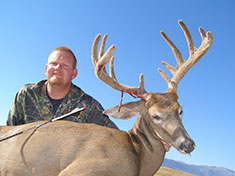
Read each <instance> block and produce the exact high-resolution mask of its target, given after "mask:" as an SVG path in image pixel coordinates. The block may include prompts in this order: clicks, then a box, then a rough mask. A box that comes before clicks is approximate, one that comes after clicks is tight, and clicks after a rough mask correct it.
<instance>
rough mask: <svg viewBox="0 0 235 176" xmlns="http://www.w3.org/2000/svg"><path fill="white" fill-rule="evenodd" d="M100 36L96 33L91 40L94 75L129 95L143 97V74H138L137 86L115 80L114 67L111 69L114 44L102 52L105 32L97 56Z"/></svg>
mask: <svg viewBox="0 0 235 176" xmlns="http://www.w3.org/2000/svg"><path fill="white" fill-rule="evenodd" d="M100 38H101V35H100V34H98V35H97V36H96V38H95V40H94V42H93V45H92V53H91V57H92V62H93V65H94V68H95V74H96V76H97V77H98V78H99V79H100V80H102V81H103V82H104V83H106V84H107V85H109V86H110V87H112V88H113V89H116V90H119V91H121V92H126V93H129V94H131V95H136V96H138V97H140V98H142V99H144V97H143V96H144V94H145V93H146V91H145V89H144V76H143V74H140V77H139V79H140V85H139V87H137V88H136V87H130V86H126V85H123V84H121V83H119V82H118V81H117V79H116V76H115V73H114V69H113V61H114V57H113V56H112V55H113V53H114V51H115V46H114V45H112V46H110V47H109V49H108V50H107V51H106V53H104V48H105V43H106V39H107V34H105V35H104V37H103V39H102V43H101V46H100V51H99V58H97V57H98V55H97V48H98V44H99V41H100ZM110 59H111V61H110V65H109V69H110V70H109V73H110V75H108V74H107V71H106V69H105V66H106V65H107V63H108V62H109V60H110Z"/></svg>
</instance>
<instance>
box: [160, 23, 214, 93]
mask: <svg viewBox="0 0 235 176" xmlns="http://www.w3.org/2000/svg"><path fill="white" fill-rule="evenodd" d="M178 23H179V25H180V27H181V28H182V30H183V32H184V35H185V38H186V40H187V43H188V49H189V58H188V59H187V60H184V59H183V58H182V55H181V53H180V51H179V50H178V48H177V47H176V46H175V45H174V43H173V42H172V41H171V40H170V39H169V38H168V37H167V35H166V34H165V33H164V32H163V31H161V34H162V37H163V38H164V39H165V40H166V42H167V43H168V45H169V46H170V48H171V50H172V51H173V53H174V55H175V58H176V60H177V66H176V67H172V66H171V65H169V64H167V63H166V62H162V64H163V65H164V66H165V67H166V68H167V69H168V70H169V71H170V72H171V73H172V75H173V77H172V78H171V79H170V78H169V77H168V76H167V75H166V73H165V72H163V71H162V70H161V69H158V71H159V72H160V74H161V76H162V77H163V79H164V80H165V81H166V83H167V85H168V91H169V90H173V91H175V92H177V87H178V83H179V82H180V81H181V79H182V78H183V77H184V76H185V74H186V73H187V72H188V71H189V70H190V69H191V68H192V67H193V66H194V65H195V64H196V63H197V62H198V61H199V60H200V59H201V58H202V56H203V55H204V54H205V53H206V52H207V51H208V49H209V48H210V47H211V45H212V43H213V35H212V33H211V32H207V33H205V31H204V30H203V29H202V28H201V27H199V32H200V35H201V38H202V43H201V45H200V47H199V48H196V47H195V46H194V43H193V39H192V36H191V34H190V32H189V30H188V28H187V27H186V25H185V24H184V22H183V21H182V20H179V21H178Z"/></svg>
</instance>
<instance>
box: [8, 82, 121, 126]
mask: <svg viewBox="0 0 235 176" xmlns="http://www.w3.org/2000/svg"><path fill="white" fill-rule="evenodd" d="M84 106H85V107H86V110H85V111H83V112H82V113H80V114H75V115H70V116H68V117H66V118H65V119H64V120H69V121H74V122H80V123H95V124H98V125H102V126H107V127H111V128H116V129H118V128H117V126H116V125H115V124H114V123H113V122H112V121H111V120H110V119H109V117H108V116H106V115H103V113H102V112H103V110H104V109H103V107H102V106H101V105H100V103H99V102H98V101H96V100H95V99H94V98H92V97H91V96H89V95H87V94H86V93H85V92H83V91H82V90H81V89H80V88H79V87H77V86H75V85H74V84H72V86H71V88H70V91H69V93H68V94H67V95H66V97H65V98H64V99H63V100H62V102H61V104H60V105H59V107H58V109H57V111H56V112H55V113H54V112H53V106H52V103H51V101H50V100H49V97H48V95H47V92H46V81H45V80H43V81H40V82H39V83H37V84H35V83H31V84H26V85H25V86H23V88H21V89H20V90H19V92H18V93H17V94H16V96H15V100H14V102H13V104H12V106H11V109H10V111H9V114H8V120H7V125H10V126H11V125H20V124H25V123H30V122H35V121H39V120H50V119H52V118H56V117H59V116H61V115H63V114H66V113H68V112H70V111H72V110H73V109H75V108H77V107H78V108H82V107H84Z"/></svg>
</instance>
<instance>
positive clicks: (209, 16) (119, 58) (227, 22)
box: [0, 0, 235, 170]
mask: <svg viewBox="0 0 235 176" xmlns="http://www.w3.org/2000/svg"><path fill="white" fill-rule="evenodd" d="M234 7H235V1H233V0H223V1H219V0H213V1H212V0H192V1H188V0H181V1H170V0H165V1H158V0H145V1H140V0H128V1H127V0H119V1H114V0H99V1H96V0H93V1H92V0H84V1H81V0H80V1H76V0H66V1H62V0H49V1H48V0H41V1H29V0H28V1H26V0H21V1H16V0H15V1H13V0H9V1H0V51H1V52H0V60H1V65H2V66H1V69H0V75H1V76H0V80H1V86H0V92H1V93H0V106H1V111H0V124H1V125H5V121H6V119H7V114H8V110H9V108H10V106H11V103H12V101H13V99H14V96H15V94H16V92H17V91H18V90H19V89H20V88H21V87H22V86H23V85H24V84H26V83H29V82H38V81H39V80H41V79H45V73H44V69H45V64H46V62H47V57H48V54H49V53H50V52H51V51H52V50H53V49H54V48H55V47H57V46H67V47H69V48H71V49H72V50H73V51H74V53H75V54H76V56H77V58H78V71H79V72H78V76H77V78H76V79H75V80H74V81H73V82H74V83H75V84H77V85H78V86H80V87H81V88H82V89H83V90H85V91H86V92H87V93H88V94H90V95H92V96H93V97H95V98H96V99H97V100H99V101H100V103H101V104H102V105H103V106H104V108H110V107H113V106H115V105H117V104H118V103H119V101H120V92H118V91H116V90H112V89H111V88H110V87H108V86H107V85H105V84H104V83H102V82H101V81H99V80H98V79H97V78H96V77H95V74H94V69H93V66H92V62H91V58H90V54H91V45H92V42H93V39H94V37H95V36H96V34H98V33H101V34H102V35H104V34H105V33H107V34H108V41H107V46H110V45H111V44H115V45H116V47H117V49H116V52H115V54H114V56H115V72H116V75H117V79H118V80H119V81H120V82H121V83H124V84H127V85H130V86H138V82H139V80H138V77H139V74H140V73H143V74H144V76H145V88H146V90H147V91H150V92H164V91H165V90H166V89H167V85H166V83H165V82H164V80H163V79H162V78H161V76H160V75H159V73H158V72H157V68H159V67H160V68H162V69H165V68H164V67H163V65H162V64H161V61H162V60H164V61H166V62H168V63H170V64H172V65H174V66H175V64H176V62H175V58H174V56H173V54H172V52H171V50H170V48H169V46H168V45H167V44H166V42H165V41H164V39H163V38H162V37H161V35H160V30H163V31H165V33H166V34H167V35H168V36H169V37H170V38H171V39H172V41H173V42H174V43H175V45H176V46H177V47H178V48H179V50H180V51H181V53H182V55H183V57H184V58H185V59H186V58H188V48H187V43H186V40H185V38H184V34H183V32H182V30H181V29H180V27H179V25H178V23H177V21H178V20H179V19H182V20H183V21H184V22H185V23H186V25H187V27H188V28H189V30H190V32H191V34H192V36H193V39H194V44H195V46H196V47H199V45H200V43H201V38H200V34H199V32H198V27H199V26H202V27H203V28H204V29H205V31H212V33H213V35H214V43H213V45H212V47H211V48H210V50H209V51H208V52H207V53H206V54H205V56H204V57H203V58H202V59H201V60H200V61H199V62H198V63H197V64H196V65H195V66H194V67H193V68H192V69H191V70H190V71H189V72H188V74H187V75H186V76H185V77H184V79H183V80H182V81H181V82H180V84H179V89H178V95H179V102H180V104H181V106H182V107H183V110H184V114H183V123H184V126H185V128H186V129H187V131H188V133H189V134H190V136H191V137H192V138H193V139H194V141H195V142H196V149H195V151H194V152H193V153H192V155H191V156H186V155H183V154H180V153H179V152H177V151H176V150H175V149H171V151H170V152H168V153H167V155H166V157H167V158H170V159H174V160H179V161H183V162H186V163H190V164H198V165H211V166H219V167H227V168H229V169H232V170H235V164H234V161H235V160H234V158H235V152H234V149H235V140H234V134H235V126H234V125H235V116H234V109H233V108H234V105H235V104H234V99H235V93H234V87H233V86H235V79H234V75H235V69H234V68H235V52H234V51H235V45H234V41H235V35H234V31H235V21H234V16H235V12H234ZM168 74H169V75H170V73H169V72H168ZM170 76H171V75H170ZM124 101H126V102H127V101H136V100H134V99H133V98H131V97H129V96H128V95H125V96H124ZM112 120H113V121H115V123H116V124H117V125H118V126H119V128H120V129H122V130H129V129H131V128H132V126H133V123H134V121H135V120H136V118H133V119H130V120H116V119H113V118H112Z"/></svg>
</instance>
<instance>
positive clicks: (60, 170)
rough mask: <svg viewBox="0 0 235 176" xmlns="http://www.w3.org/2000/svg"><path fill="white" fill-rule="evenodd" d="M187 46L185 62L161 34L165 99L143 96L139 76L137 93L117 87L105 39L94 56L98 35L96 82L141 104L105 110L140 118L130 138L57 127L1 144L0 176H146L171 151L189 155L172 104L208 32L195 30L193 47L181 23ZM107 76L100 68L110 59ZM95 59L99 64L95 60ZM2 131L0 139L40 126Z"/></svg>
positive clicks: (189, 144) (97, 129)
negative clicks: (167, 50) (171, 59)
mask: <svg viewBox="0 0 235 176" xmlns="http://www.w3.org/2000/svg"><path fill="white" fill-rule="evenodd" d="M179 24H180V26H181V28H182V29H183V31H184V33H185V36H186V39H187V42H188V46H189V59H188V60H184V59H183V58H182V56H181V54H180V52H179V50H178V49H177V48H176V47H175V45H174V44H173V43H172V42H171V40H170V39H169V38H168V37H167V36H166V35H165V34H164V33H163V32H161V34H162V36H163V37H164V39H165V40H166V41H167V43H168V44H169V45H170V47H171V49H172V51H173V53H174V55H175V57H176V60H177V67H175V68H174V67H172V66H170V65H168V64H167V63H165V62H163V64H164V65H165V66H166V67H167V69H168V70H169V71H170V72H171V73H172V74H173V78H171V79H170V78H169V77H168V76H167V75H166V74H165V73H164V72H163V71H162V70H160V69H159V71H160V74H161V75H162V77H163V78H164V80H165V81H166V82H167V85H168V87H169V88H168V90H167V91H166V92H164V93H148V92H146V91H145V89H144V82H143V75H142V74H141V75H140V86H139V87H138V88H135V87H129V86H125V85H123V84H120V83H119V82H118V81H117V79H116V78H115V75H114V71H113V57H112V55H113V53H114V50H115V46H111V47H110V48H109V49H108V51H107V52H106V53H104V47H105V41H106V35H105V37H104V38H103V41H102V44H101V47H100V52H99V56H98V55H97V48H98V44H99V40H100V37H101V36H100V35H98V36H97V37H96V38H95V40H94V43H93V46H92V60H93V64H94V67H95V73H96V75H97V77H98V78H99V79H101V80H102V81H104V82H105V83H106V84H108V85H109V86H111V87H112V88H114V89H117V90H119V91H122V92H126V93H130V94H132V95H136V96H138V97H140V98H141V100H140V101H137V102H131V103H126V104H122V105H121V106H120V107H119V106H117V107H114V108H111V109H108V110H106V111H105V112H104V113H106V114H107V115H110V116H113V117H116V118H121V119H127V118H130V117H132V116H135V115H136V114H137V113H139V117H138V119H137V121H136V122H135V124H134V126H133V128H132V129H131V130H130V131H129V132H124V131H120V130H115V129H111V128H107V127H102V126H98V125H94V124H79V123H74V122H69V121H57V122H53V123H49V124H47V125H45V126H43V127H40V128H38V129H37V130H35V131H33V132H28V133H24V134H22V135H18V136H16V137H14V138H11V139H8V140H5V141H2V142H0V175H1V176H8V175H9V176H32V175H38V176H57V175H59V176H73V175H79V176H150V175H154V173H155V172H156V171H157V170H158V169H159V167H160V166H161V164H162V161H163V159H164V156H165V152H166V151H168V150H169V147H170V146H174V147H175V148H176V149H177V150H178V151H180V152H181V153H184V154H190V153H191V152H192V151H193V150H194V148H195V144H194V141H193V140H192V139H191V138H190V137H189V135H188V134H187V132H186V130H185V129H184V127H183V124H182V121H181V113H182V108H181V106H180V105H179V103H178V102H177V99H178V96H177V86H178V83H179V82H180V80H181V79H182V78H183V77H184V75H185V74H186V73H187V71H188V70H189V69H190V68H191V67H192V66H193V65H194V64H196V62H197V61H198V60H199V59H200V58H201V57H202V56H203V55H204V54H205V53H206V51H207V50H208V49H209V48H210V46H211V44H212V42H213V36H212V34H211V33H210V32H208V33H207V34H205V32H204V31H203V29H202V28H199V31H200V34H201V37H202V44H201V46H200V47H199V48H198V49H197V48H195V47H194V44H193V41H192V37H191V35H190V33H189V31H188V29H187V28H186V26H185V24H184V23H183V22H182V21H179ZM111 57H112V59H111V62H110V63H111V64H110V76H109V75H108V74H107V72H106V70H105V65H106V64H107V63H108V62H109V60H110V58H111ZM98 58H99V59H98ZM40 123H42V122H36V123H34V124H26V125H20V126H11V127H3V126H2V127H1V128H0V137H1V138H3V137H4V136H9V135H12V134H15V133H16V132H18V131H21V130H24V129H27V128H29V127H32V126H34V125H35V124H40Z"/></svg>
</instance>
